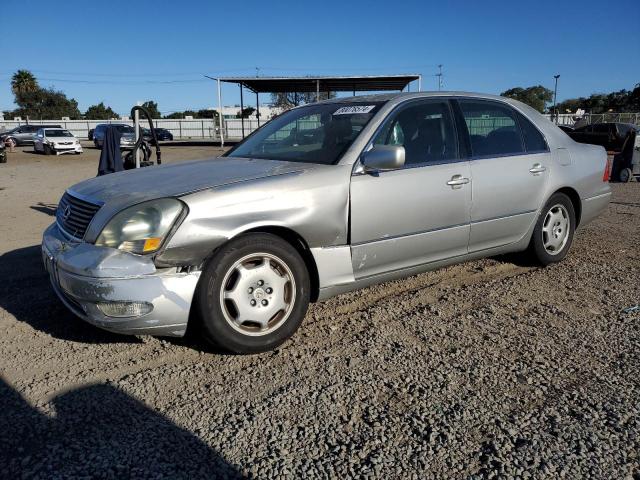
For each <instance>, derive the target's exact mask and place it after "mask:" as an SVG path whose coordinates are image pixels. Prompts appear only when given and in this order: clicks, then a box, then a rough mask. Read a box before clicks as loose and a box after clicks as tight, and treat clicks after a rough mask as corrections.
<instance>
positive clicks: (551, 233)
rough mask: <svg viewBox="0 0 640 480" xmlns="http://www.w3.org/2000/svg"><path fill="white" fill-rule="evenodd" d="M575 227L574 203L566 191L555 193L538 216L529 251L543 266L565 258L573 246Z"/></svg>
mask: <svg viewBox="0 0 640 480" xmlns="http://www.w3.org/2000/svg"><path fill="white" fill-rule="evenodd" d="M575 228H576V213H575V209H574V208H573V203H571V200H570V199H569V197H567V196H566V195H565V194H564V193H554V194H553V195H552V196H551V198H550V199H549V201H548V202H547V203H546V205H545V206H544V208H543V209H542V213H541V214H540V216H539V217H538V221H537V222H536V226H535V228H534V230H533V237H532V238H531V243H530V244H529V252H530V253H531V255H532V257H533V258H534V259H535V260H536V261H537V262H538V263H540V264H541V265H543V266H547V265H549V264H552V263H557V262H560V261H562V260H564V258H565V257H566V256H567V253H569V249H570V248H571V243H572V242H573V234H574V232H575Z"/></svg>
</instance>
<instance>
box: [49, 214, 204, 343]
mask: <svg viewBox="0 0 640 480" xmlns="http://www.w3.org/2000/svg"><path fill="white" fill-rule="evenodd" d="M42 256H43V261H44V264H45V267H46V269H47V271H48V272H49V277H50V279H51V284H52V286H53V289H54V291H55V292H56V294H57V295H58V297H60V300H62V302H63V303H64V304H65V305H66V306H67V308H69V310H71V311H72V312H73V313H75V314H76V315H77V316H79V317H80V318H82V319H83V320H85V321H87V322H89V323H91V324H93V325H95V326H97V327H100V328H103V329H105V330H109V331H112V332H116V333H124V334H133V335H138V334H140V335H143V334H144V335H165V336H175V337H181V336H183V335H184V334H185V332H186V329H187V322H188V319H189V311H190V309H191V301H192V299H193V294H194V292H195V289H196V285H197V283H198V279H199V277H200V272H198V271H196V272H181V271H179V269H176V268H167V269H157V268H156V267H155V265H154V264H153V261H152V260H151V258H149V257H142V256H139V255H133V254H130V253H126V252H122V251H120V250H115V249H112V248H106V247H97V246H95V245H92V244H89V243H84V242H81V243H77V242H72V241H70V240H68V239H67V238H66V237H65V235H64V234H63V233H62V232H61V231H60V229H59V228H58V226H57V224H55V223H54V224H53V225H51V226H50V227H49V228H47V230H46V231H45V232H44V235H43V239H42ZM122 304H127V305H134V304H135V305H145V306H146V311H148V313H144V314H134V313H131V312H129V313H127V315H133V316H126V317H125V316H123V315H122V314H119V315H118V316H110V315H112V314H111V313H110V315H106V314H105V313H104V312H105V311H108V312H111V311H112V310H113V308H112V307H113V306H114V305H115V306H118V305H122Z"/></svg>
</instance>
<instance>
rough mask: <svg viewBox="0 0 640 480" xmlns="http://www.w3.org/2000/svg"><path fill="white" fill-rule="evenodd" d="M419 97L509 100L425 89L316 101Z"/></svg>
mask: <svg viewBox="0 0 640 480" xmlns="http://www.w3.org/2000/svg"><path fill="white" fill-rule="evenodd" d="M421 97H425V98H428V97H473V98H482V99H487V100H501V101H503V102H504V101H509V100H511V99H509V98H507V97H501V96H499V95H491V94H487V93H475V92H464V91H440V92H438V91H425V92H397V93H379V94H374V95H361V96H353V97H336V98H331V99H329V100H322V101H321V102H318V103H355V102H357V103H361V102H388V101H390V100H400V99H402V98H421Z"/></svg>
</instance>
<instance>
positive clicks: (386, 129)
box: [373, 101, 458, 165]
mask: <svg viewBox="0 0 640 480" xmlns="http://www.w3.org/2000/svg"><path fill="white" fill-rule="evenodd" d="M373 144H374V146H375V145H402V146H403V147H404V151H405V165H416V164H422V163H438V162H443V161H448V160H454V159H456V158H457V157H458V152H457V141H456V136H455V130H454V127H453V120H452V116H451V110H450V108H449V103H448V102H447V101H425V102H412V103H411V104H409V105H408V106H406V107H404V108H401V109H400V110H398V111H397V112H396V113H394V114H392V116H391V117H390V118H389V119H388V120H387V121H386V123H385V124H384V126H383V127H382V129H381V130H380V131H379V132H378V134H377V135H376V137H375V139H374V140H373Z"/></svg>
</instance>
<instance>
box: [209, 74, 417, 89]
mask: <svg viewBox="0 0 640 480" xmlns="http://www.w3.org/2000/svg"><path fill="white" fill-rule="evenodd" d="M219 80H220V81H221V82H226V83H237V84H240V85H242V86H244V87H246V88H248V89H249V90H251V91H252V92H254V93H282V92H318V91H320V92H376V91H386V90H403V89H404V88H405V87H406V86H407V85H408V84H409V83H411V82H413V81H416V80H418V81H420V80H421V75H368V76H349V77H226V78H220V79H219ZM418 90H420V86H419V87H418Z"/></svg>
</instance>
